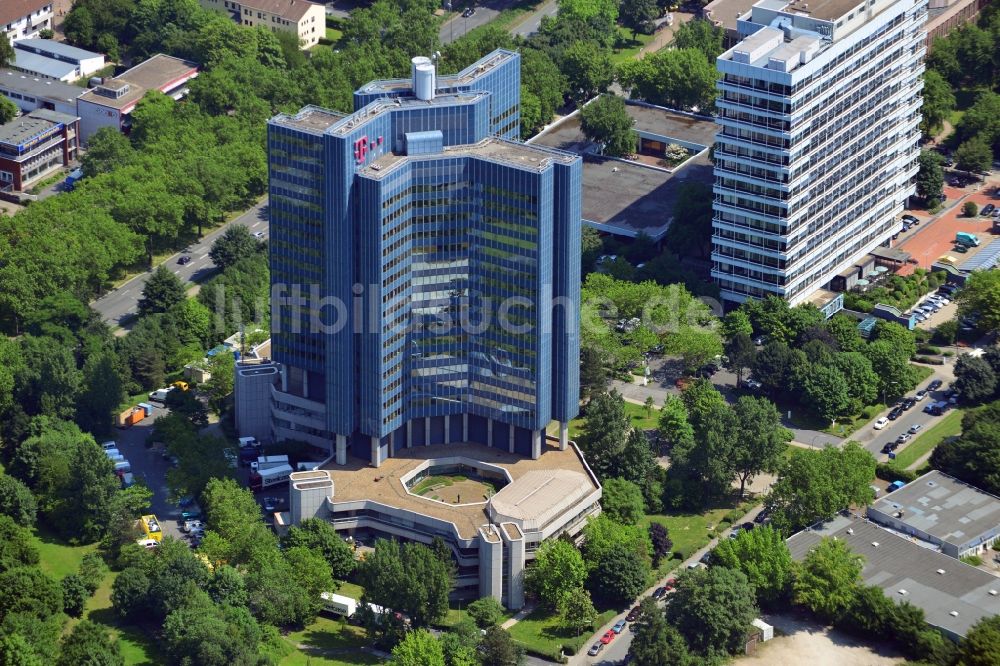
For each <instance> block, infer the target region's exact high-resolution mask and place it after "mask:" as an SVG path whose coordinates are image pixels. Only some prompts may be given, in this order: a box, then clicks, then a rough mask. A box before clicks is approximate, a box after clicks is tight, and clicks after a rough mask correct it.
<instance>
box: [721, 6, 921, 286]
mask: <svg viewBox="0 0 1000 666" xmlns="http://www.w3.org/2000/svg"><path fill="white" fill-rule="evenodd" d="M926 18H927V0H875V1H871V0H869V1H868V2H864V1H862V2H859V0H809V1H808V2H805V1H803V0H760V2H757V3H756V4H755V5H754V6H753V7H752V8H751V9H750V11H749V12H748V13H746V14H744V15H743V16H742V17H740V19H739V21H738V29H739V33H740V36H741V37H742V40H741V41H740V42H739V43H738V44H737V45H736V46H734V47H733V48H731V49H729V50H728V51H726V52H725V53H723V54H722V55H721V56H719V58H718V61H717V65H718V69H719V74H720V80H719V83H718V89H719V98H718V101H717V106H718V109H719V117H718V123H719V125H720V126H721V128H722V129H721V131H720V132H719V133H718V135H717V136H716V144H715V153H714V157H715V186H714V206H713V207H714V219H713V228H714V233H713V239H712V241H713V243H712V245H713V246H712V264H713V266H712V277H713V278H714V279H715V281H716V282H718V284H719V286H720V288H721V291H722V296H723V298H724V299H726V300H729V301H737V302H739V301H743V300H746V299H747V298H752V297H763V296H766V295H768V294H777V295H779V296H781V297H783V298H786V299H787V300H788V301H789V302H790V303H791V304H793V305H794V304H798V303H802V302H804V301H807V300H809V298H810V296H811V295H812V294H813V293H814V292H815V291H816V290H817V289H820V288H822V287H825V286H826V285H827V284H828V283H829V282H830V280H831V279H832V278H833V277H834V276H836V275H837V274H838V273H839V272H841V271H843V270H844V269H846V268H848V267H849V266H850V265H851V264H852V262H854V261H855V260H857V259H858V258H860V257H861V256H863V255H865V254H867V253H869V252H871V251H872V250H873V249H875V248H876V247H877V246H879V245H881V244H883V243H885V242H886V241H888V240H889V238H890V237H891V236H892V235H893V234H894V233H895V232H896V231H897V230H898V227H899V223H898V221H897V219H896V218H897V216H898V215H899V213H901V212H902V208H903V204H904V203H905V202H906V200H907V198H908V197H909V196H911V195H912V194H913V193H914V185H913V177H914V176H915V175H916V173H917V156H918V154H919V149H918V145H917V141H918V139H919V138H920V131H919V129H918V125H919V124H920V104H921V90H922V87H923V80H922V78H921V74H922V73H923V71H924V64H923V57H924V53H925V50H926V49H925V47H924V23H925V21H926Z"/></svg>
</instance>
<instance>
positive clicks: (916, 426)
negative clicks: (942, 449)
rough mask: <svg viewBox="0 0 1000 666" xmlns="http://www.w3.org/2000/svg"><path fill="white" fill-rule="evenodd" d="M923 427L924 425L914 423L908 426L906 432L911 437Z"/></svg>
mask: <svg viewBox="0 0 1000 666" xmlns="http://www.w3.org/2000/svg"><path fill="white" fill-rule="evenodd" d="M923 427H924V424H922V423H914V424H913V425H911V426H910V429H909V430H907V431H906V432H908V433H910V434H911V435H916V434H917V433H918V432H920V430H921V428H923Z"/></svg>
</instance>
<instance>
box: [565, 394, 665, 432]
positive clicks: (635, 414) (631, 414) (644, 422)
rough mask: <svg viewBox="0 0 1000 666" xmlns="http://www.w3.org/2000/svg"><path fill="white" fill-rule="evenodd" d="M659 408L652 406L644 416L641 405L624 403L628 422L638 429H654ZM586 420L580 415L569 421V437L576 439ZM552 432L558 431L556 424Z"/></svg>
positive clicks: (644, 409) (644, 412)
mask: <svg viewBox="0 0 1000 666" xmlns="http://www.w3.org/2000/svg"><path fill="white" fill-rule="evenodd" d="M659 410H660V408H659V407H655V406H654V407H653V409H651V410H650V411H649V416H646V408H645V407H643V406H642V405H637V404H635V403H634V402H626V403H625V414H626V415H627V416H628V419H629V423H631V424H632V427H633V428H638V429H639V430H655V429H656V427H657V424H658V419H659V417H660V414H659ZM586 421H587V419H586V418H585V417H583V416H580V417H577V418H575V419H573V420H572V421H570V422H569V438H570V439H572V440H576V439H577V438H578V437H579V436H580V433H581V432H582V431H583V426H584V423H586ZM552 432H553V433H558V432H559V430H558V425H556V429H555V430H553V431H552Z"/></svg>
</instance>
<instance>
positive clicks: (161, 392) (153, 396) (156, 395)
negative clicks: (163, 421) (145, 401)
mask: <svg viewBox="0 0 1000 666" xmlns="http://www.w3.org/2000/svg"><path fill="white" fill-rule="evenodd" d="M173 390H174V387H173V386H168V387H167V388H161V389H156V390H155V391H153V392H152V393H150V394H149V399H150V400H155V401H156V402H166V400H167V394H168V393H170V392H171V391H173Z"/></svg>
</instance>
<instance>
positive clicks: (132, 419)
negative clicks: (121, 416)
mask: <svg viewBox="0 0 1000 666" xmlns="http://www.w3.org/2000/svg"><path fill="white" fill-rule="evenodd" d="M144 418H146V412H145V410H143V409H142V408H141V407H136V408H135V409H134V410H133V411H132V413H131V414H129V417H128V424H129V425H130V426H131V425H135V424H136V423H138V422H139V421H141V420H143V419H144Z"/></svg>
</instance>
